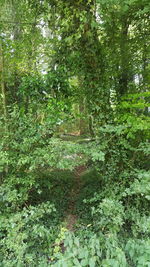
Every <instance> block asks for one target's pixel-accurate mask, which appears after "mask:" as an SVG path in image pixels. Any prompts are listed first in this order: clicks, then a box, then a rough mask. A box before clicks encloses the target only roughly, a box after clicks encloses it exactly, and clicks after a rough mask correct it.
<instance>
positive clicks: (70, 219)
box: [65, 165, 86, 231]
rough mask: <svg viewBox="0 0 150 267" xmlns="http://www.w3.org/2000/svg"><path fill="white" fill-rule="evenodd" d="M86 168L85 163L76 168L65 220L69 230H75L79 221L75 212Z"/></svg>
mask: <svg viewBox="0 0 150 267" xmlns="http://www.w3.org/2000/svg"><path fill="white" fill-rule="evenodd" d="M85 170H86V166H85V165H81V166H78V167H76V168H75V171H74V177H75V181H74V186H73V188H72V190H71V192H70V201H69V205H68V211H67V214H66V218H65V222H66V228H67V229H68V230H69V231H74V228H75V225H76V223H77V219H78V218H77V215H76V214H75V206H76V201H77V198H78V195H79V193H80V189H81V186H82V181H81V175H82V174H83V173H84V171H85Z"/></svg>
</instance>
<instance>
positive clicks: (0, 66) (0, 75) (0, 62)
mask: <svg viewBox="0 0 150 267" xmlns="http://www.w3.org/2000/svg"><path fill="white" fill-rule="evenodd" d="M0 82H1V94H2V107H3V115H4V121H5V130H7V105H6V90H5V82H4V55H3V45H2V41H0Z"/></svg>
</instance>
